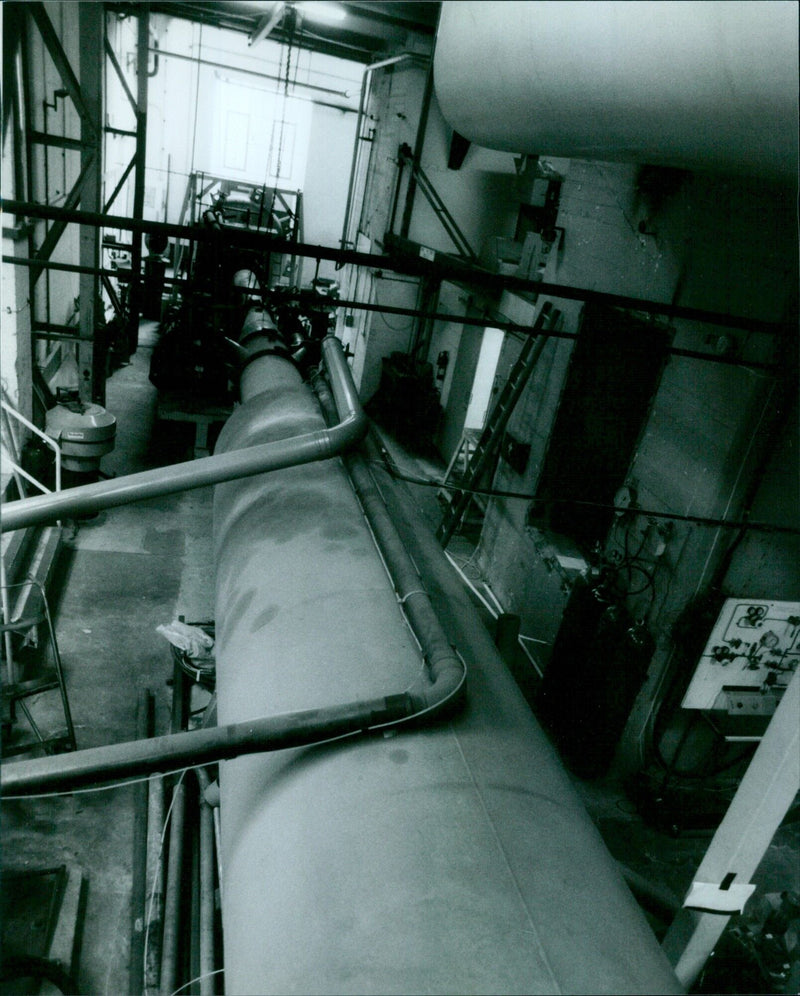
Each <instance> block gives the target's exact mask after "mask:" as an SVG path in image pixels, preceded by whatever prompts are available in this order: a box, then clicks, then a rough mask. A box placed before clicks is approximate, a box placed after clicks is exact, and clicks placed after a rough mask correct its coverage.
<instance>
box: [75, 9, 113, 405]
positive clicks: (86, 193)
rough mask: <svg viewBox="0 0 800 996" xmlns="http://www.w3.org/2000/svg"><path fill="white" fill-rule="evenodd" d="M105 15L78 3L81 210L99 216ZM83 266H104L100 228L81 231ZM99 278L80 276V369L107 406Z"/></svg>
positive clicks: (87, 397)
mask: <svg viewBox="0 0 800 996" xmlns="http://www.w3.org/2000/svg"><path fill="white" fill-rule="evenodd" d="M104 19H105V12H104V8H103V5H102V4H95V3H82V4H78V23H79V26H80V37H81V55H80V84H81V94H82V97H83V101H84V104H85V105H86V110H87V112H88V118H87V119H85V120H84V119H83V118H82V119H81V144H82V146H83V149H82V150H81V166H82V167H85V166H88V167H89V169H90V173H89V175H88V177H87V179H86V182H85V184H84V185H83V189H82V190H81V209H82V210H84V211H93V212H98V211H100V208H101V200H100V183H101V176H102V167H101V163H102V152H103V150H102V134H103V113H102V107H103V95H102V70H103V62H102V60H103V37H104V33H105V24H104ZM80 265H81V266H87V267H92V268H93V269H97V268H98V267H99V265H100V229H99V228H98V227H97V226H96V225H81V227H80ZM97 301H98V279H97V275H96V274H88V273H83V274H81V277H80V323H81V324H80V328H81V332H80V336H81V342H80V344H79V346H78V370H79V371H80V391H81V399H82V400H83V401H95V402H97V403H98V404H103V403H104V402H105V393H106V392H105V351H104V349H103V348H102V344H101V343H98V342H96V341H95V338H96V329H97V326H98V323H99V321H100V319H102V315H97V314H96V309H97Z"/></svg>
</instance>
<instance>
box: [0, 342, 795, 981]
mask: <svg viewBox="0 0 800 996" xmlns="http://www.w3.org/2000/svg"><path fill="white" fill-rule="evenodd" d="M154 341H155V330H154V328H153V326H152V325H150V326H147V325H145V326H143V329H142V335H141V338H140V346H139V349H138V350H137V352H136V353H135V355H134V357H133V359H132V362H131V364H130V365H128V366H126V367H123V368H122V369H120V370H118V371H116V372H115V373H114V375H113V376H112V377H111V379H110V380H109V382H108V398H107V407H108V408H109V410H110V411H112V412H113V413H114V414H115V415H116V417H117V420H118V432H117V444H116V448H115V450H114V452H113V453H112V454H110V455H109V456H108V457H107V458H105V459H104V462H103V469H104V471H105V473H108V474H123V473H130V472H132V471H136V470H141V469H145V468H147V467H151V466H156V465H159V464H164V463H169V462H172V461H174V460H179V459H186V458H187V457H188V456H189V455H190V452H189V450H188V446H189V443H190V440H189V437H190V435H191V427H187V426H181V425H176V424H175V423H158V424H156V423H155V405H156V392H155V389H154V388H153V387H152V386H151V385H150V383H149V381H148V379H147V374H148V368H149V361H150V354H151V351H152V347H153V343H154ZM154 428H155V430H156V431H155V435H154V434H153V430H154ZM184 430H185V431H184ZM393 453H394V455H395V457H396V458H397V459H398V460H400V461H402V466H403V469H405V470H410V471H413V472H416V473H418V474H421V475H422V476H435V475H436V473H441V471H442V470H443V468H441V467H438V466H437V465H435V464H434V463H431V462H430V461H421V462H420V461H417V460H415V459H414V458H412V457H409V456H408V455H405V454H402V453H401V452H400V451H398V450H396V449H394V448H393ZM408 496H409V501H410V502H411V503H412V504H413V505H414V506H415V508H416V510H417V512H418V513H419V514H420V516H421V517H422V519H423V521H426V522H427V523H428V524H429V525H430V526H431V528H432V529H433V528H435V526H436V525H437V524H438V506H437V500H436V496H435V489H432V488H422V487H414V486H409V487H408ZM66 546H67V549H66V550H65V554H64V562H65V568H66V572H65V580H64V585H63V594H62V595H61V598H60V601H59V605H58V617H57V624H56V629H57V635H58V640H59V645H60V649H61V653H62V656H63V659H64V665H65V669H66V675H67V683H68V689H69V697H70V703H71V706H72V711H73V716H74V720H75V724H76V733H77V739H78V746H79V747H90V746H96V745H101V744H106V743H111V742H115V741H121V740H127V739H131V738H133V737H134V735H135V722H136V719H135V712H136V702H137V697H138V694H139V690H140V689H143V688H149V689H151V690H152V691H153V693H154V695H155V703H156V733H162V732H166V731H167V728H168V723H169V704H170V690H169V687H168V685H167V680H168V679H169V678H170V677H171V672H172V658H171V654H170V651H169V647H168V645H167V643H166V641H165V640H164V639H163V638H162V637H161V636H160V635H158V634H157V633H156V632H155V627H156V626H157V625H159V624H160V623H166V622H169V621H170V620H171V619H173V618H175V617H176V616H177V615H178V614H183V615H184V616H185V617H186V618H187V619H189V620H192V619H210V618H213V614H214V598H213V585H214V569H213V563H212V558H211V492H210V490H209V489H203V490H198V491H195V492H190V493H188V494H185V495H182V496H172V497H166V498H161V499H157V500H154V501H149V502H141V503H139V504H137V505H135V506H128V507H127V508H121V509H116V510H111V511H109V512H106V513H102V514H101V515H99V516H98V517H97V518H95V519H92V520H88V521H85V522H83V523H81V524H80V525H79V526H77V527H75V528H74V529H71V530H68V531H67V544H66ZM454 550H456V552H457V553H458V554H459V555H461V556H462V557H468V556H469V544H468V543H464V544H462V545H461V546H459V545H458V543H457V544H456V546H455V547H454ZM478 611H481V610H480V609H479V608H478V607H477V605H476V612H478ZM487 621H488V620H487ZM577 784H578V788H579V791H580V792H581V793H582V795H583V797H584V800H585V802H586V804H587V808H588V809H589V811H590V813H591V814H592V815H593V817H594V819H595V821H596V823H597V824H598V826H599V827H600V829H601V832H602V833H603V835H604V837H605V839H606V842H607V844H608V846H609V848H610V850H611V852H612V854H614V856H615V857H617V858H618V859H622V860H624V861H626V862H627V863H628V864H629V865H630V866H631V867H633V868H634V870H636V871H638V872H640V873H642V874H644V875H645V876H647V877H648V878H650V879H651V880H653V881H654V882H656V883H658V884H660V885H662V886H665V887H666V888H668V889H670V890H671V891H672V892H673V893H674V894H675V895H676V896H678V897H680V896H681V895H682V893H683V892H684V891H685V889H686V888H687V887H688V885H689V883H690V882H691V879H692V875H693V872H694V869H695V868H696V866H697V864H698V862H699V860H700V858H701V857H702V854H703V852H704V850H705V847H706V846H707V843H708V838H707V837H706V838H702V837H695V838H692V837H682V838H678V839H675V838H670V837H669V836H668V835H665V834H662V833H659V832H658V831H656V830H653V829H652V828H650V827H647V826H646V825H645V824H644V823H643V821H642V820H641V818H640V817H639V816H638V814H637V813H636V812H635V810H634V808H633V806H632V805H631V803H630V802H629V800H628V799H627V797H626V796H625V794H624V792H623V791H622V788H621V786H620V785H619V784H618V783H616V782H614V781H613V779H611V780H608V781H605V782H599V783H592V784H583V783H577ZM133 795H134V790H133V789H132V788H131V787H119V788H116V789H113V790H106V791H94V792H85V793H79V794H73V795H65V796H61V797H51V798H46V799H37V800H30V801H25V802H11V801H6V802H5V803H4V805H3V807H2V843H3V850H2V861H3V866H4V867H7V868H14V869H35V868H50V867H53V866H57V865H60V864H68V865H76V866H78V867H80V868H81V869H82V870H83V872H84V873H85V874H86V876H87V877H88V902H87V906H86V915H85V923H84V931H83V945H82V952H81V958H80V969H79V972H78V983H79V987H80V991H81V992H84V993H98V994H99V993H102V994H118V993H126V992H129V991H130V990H129V982H128V978H129V953H130V935H131V923H130V890H131V862H132V849H133V834H132V828H133ZM798 853H800V834H798V832H797V827H796V825H795V826H794V827H790V828H786V829H785V830H783V831H781V833H780V835H779V837H778V838H776V841H775V843H774V844H773V847H772V848H770V854H769V855H768V858H767V859H766V860H765V862H764V864H763V865H762V869H760V870H759V876H760V880H761V881H762V885H763V887H764V888H765V889H766V890H767V891H781V890H783V889H800V865H799V864H798V861H797V855H798Z"/></svg>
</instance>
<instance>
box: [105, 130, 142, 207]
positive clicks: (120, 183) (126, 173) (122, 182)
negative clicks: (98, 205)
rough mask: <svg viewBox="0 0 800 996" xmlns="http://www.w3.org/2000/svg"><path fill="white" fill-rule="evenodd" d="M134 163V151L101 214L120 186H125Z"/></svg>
mask: <svg viewBox="0 0 800 996" xmlns="http://www.w3.org/2000/svg"><path fill="white" fill-rule="evenodd" d="M134 134H136V133H135V132H134ZM135 165H136V153H134V154H133V156H132V157H131V161H130V162H129V163H128V165H127V166H126V167H125V170H124V172H123V174H122V176H121V177H120V178H119V180H118V181H117V185H116V187H114V189H113V191H112V192H111V196H110V197H109V198H108V200H107V201H106V203H105V204H104V205H103V214H105V213H106V212H107V211H108V209H109V208H110V207H111V205H112V204H113V203H114V201H115V200H116V199H117V197H118V196H119V192H120V190H122V188H123V187H124V186H125V181H126V180H127V179H128V177H129V176H130V175H131V170H132V169H133V167H134V166H135Z"/></svg>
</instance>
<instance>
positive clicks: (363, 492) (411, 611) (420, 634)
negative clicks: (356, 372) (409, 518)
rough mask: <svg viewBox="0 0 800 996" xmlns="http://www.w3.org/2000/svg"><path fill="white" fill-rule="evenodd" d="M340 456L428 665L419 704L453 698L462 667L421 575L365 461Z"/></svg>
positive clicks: (318, 388) (320, 393)
mask: <svg viewBox="0 0 800 996" xmlns="http://www.w3.org/2000/svg"><path fill="white" fill-rule="evenodd" d="M312 386H313V388H314V390H315V392H316V394H317V397H318V398H319V401H320V405H321V406H322V409H323V411H324V412H325V415H326V417H328V418H332V417H333V416H334V413H335V409H334V406H333V398H332V396H331V393H330V391H329V390H328V385H327V384H326V383H325V381H324V380H322V378H321V377H316V378H314V379H313V380H312ZM343 459H344V463H345V466H346V467H347V471H348V473H349V475H350V480H351V482H352V484H353V488H354V490H355V492H356V495H357V496H358V500H359V502H360V503H361V507H362V509H363V510H364V515H365V516H366V518H367V522H368V523H369V526H370V529H371V530H372V533H373V536H374V537H375V540H376V543H377V545H378V549H379V550H380V553H381V556H382V557H383V560H384V563H385V564H386V568H387V570H388V572H389V576H390V578H391V580H392V584H393V585H394V588H395V591H396V593H397V597H398V599H399V601H400V604H401V606H402V608H403V611H404V612H405V614H406V617H407V619H408V622H409V624H410V626H411V629H412V631H413V633H414V635H415V636H416V638H417V640H418V642H419V644H420V646H421V648H422V652H423V655H424V658H425V661H426V662H427V665H428V667H429V669H430V672H431V677H432V679H433V680H432V683H431V685H430V686H429V687H428V688H427V689H425V690H424V693H423V695H422V700H421V704H422V708H423V709H424V710H425V711H427V710H428V709H430V708H435V707H436V706H437V705H438V704H441V700H442V699H445V700H446V701H450V700H452V699H453V698H455V696H456V694H457V693H458V692H459V691H460V690H461V688H462V686H463V684H464V678H465V671H464V665H463V664H462V662H461V660H460V659H459V657H458V655H457V654H456V653H455V652H454V650H453V648H452V647H451V645H450V642H449V641H448V639H447V636H446V635H445V632H444V630H443V629H442V627H441V624H440V623H439V619H438V617H437V615H436V612H435V610H434V608H433V605H432V604H431V600H430V597H429V596H428V593H427V592H426V591H425V589H424V585H423V581H422V578H421V577H420V576H419V572H418V571H417V569H416V567H415V566H414V563H413V561H412V560H411V557H409V555H408V553H407V551H406V548H405V546H404V545H403V541H402V540H401V539H400V536H399V534H398V532H397V529H396V528H395V526H394V523H393V522H392V519H391V517H390V515H389V512H388V511H387V509H386V505H385V504H384V502H383V499H382V497H381V495H380V492H379V491H378V488H377V485H376V484H375V481H374V480H373V477H372V474H371V473H370V472H369V469H368V467H367V464H366V462H365V461H364V459H363V458H362V457H360V456H359V455H358V454H356V453H352V452H351V453H347V454H345V455H344V456H343Z"/></svg>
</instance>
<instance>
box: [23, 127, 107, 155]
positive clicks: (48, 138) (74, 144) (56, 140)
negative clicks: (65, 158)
mask: <svg viewBox="0 0 800 996" xmlns="http://www.w3.org/2000/svg"><path fill="white" fill-rule="evenodd" d="M31 141H32V142H34V143H35V144H36V145H49V146H53V147H55V148H57V149H72V150H73V151H75V152H83V150H84V149H85V148H87V144H86V143H85V142H83V141H82V140H81V139H80V138H68V137H67V136H65V135H47V134H45V133H44V132H43V131H32V132H31ZM88 147H89V148H93V145H92V143H89V146H88Z"/></svg>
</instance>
